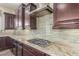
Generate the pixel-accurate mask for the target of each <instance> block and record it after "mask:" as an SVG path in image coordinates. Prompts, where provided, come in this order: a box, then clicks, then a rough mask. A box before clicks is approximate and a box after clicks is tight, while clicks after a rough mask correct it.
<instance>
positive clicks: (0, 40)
mask: <svg viewBox="0 0 79 59" xmlns="http://www.w3.org/2000/svg"><path fill="white" fill-rule="evenodd" d="M4 49H6V41H5V37H0V50H4Z"/></svg>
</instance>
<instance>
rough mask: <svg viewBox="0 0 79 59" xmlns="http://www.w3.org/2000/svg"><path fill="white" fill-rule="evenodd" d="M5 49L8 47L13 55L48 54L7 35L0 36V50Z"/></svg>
mask: <svg viewBox="0 0 79 59" xmlns="http://www.w3.org/2000/svg"><path fill="white" fill-rule="evenodd" d="M6 49H10V50H11V52H12V53H13V54H14V55H15V56H49V55H48V54H46V53H44V52H42V51H40V50H37V49H35V48H33V47H31V46H29V45H27V44H24V43H22V42H20V41H17V40H15V39H12V38H10V37H8V36H6V37H0V51H2V50H6Z"/></svg>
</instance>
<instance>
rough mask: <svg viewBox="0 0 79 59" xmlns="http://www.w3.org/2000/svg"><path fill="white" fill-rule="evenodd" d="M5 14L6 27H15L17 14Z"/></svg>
mask: <svg viewBox="0 0 79 59" xmlns="http://www.w3.org/2000/svg"><path fill="white" fill-rule="evenodd" d="M4 14H5V29H15V23H14V20H15V15H13V14H9V13H4Z"/></svg>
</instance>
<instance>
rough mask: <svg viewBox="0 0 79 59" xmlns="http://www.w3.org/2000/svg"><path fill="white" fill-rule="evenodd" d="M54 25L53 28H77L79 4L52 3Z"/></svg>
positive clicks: (78, 26) (78, 25)
mask: <svg viewBox="0 0 79 59" xmlns="http://www.w3.org/2000/svg"><path fill="white" fill-rule="evenodd" d="M53 7H54V27H53V28H55V29H78V28H79V4H78V3H54V6H53Z"/></svg>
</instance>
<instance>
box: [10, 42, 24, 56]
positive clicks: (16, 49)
mask: <svg viewBox="0 0 79 59" xmlns="http://www.w3.org/2000/svg"><path fill="white" fill-rule="evenodd" d="M22 49H23V48H22V43H20V42H18V41H16V40H13V48H12V49H11V50H12V52H13V54H14V55H15V56H22V54H23V53H22Z"/></svg>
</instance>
